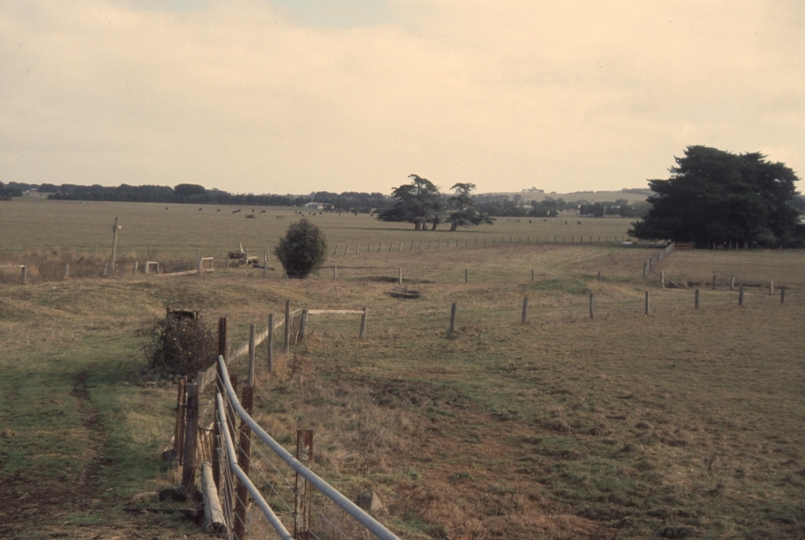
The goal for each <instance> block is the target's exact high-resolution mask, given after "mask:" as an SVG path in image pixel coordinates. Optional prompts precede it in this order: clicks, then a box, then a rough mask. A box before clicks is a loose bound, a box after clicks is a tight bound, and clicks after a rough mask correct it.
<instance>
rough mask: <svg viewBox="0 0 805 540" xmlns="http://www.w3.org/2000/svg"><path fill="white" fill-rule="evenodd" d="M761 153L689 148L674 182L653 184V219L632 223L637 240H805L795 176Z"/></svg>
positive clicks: (710, 242)
mask: <svg viewBox="0 0 805 540" xmlns="http://www.w3.org/2000/svg"><path fill="white" fill-rule="evenodd" d="M765 157H766V156H764V155H763V154H760V153H758V152H754V153H747V154H738V155H736V154H732V153H730V152H725V151H723V150H718V149H716V148H710V147H707V146H689V147H688V148H687V149H686V150H685V156H684V157H681V158H675V159H676V163H677V166H676V167H673V168H671V170H670V171H671V177H670V178H669V179H668V180H651V181H650V182H649V185H650V187H651V190H652V191H653V192H654V194H653V195H651V196H650V197H649V198H648V202H649V203H651V204H652V208H651V210H650V211H649V213H648V215H646V217H645V218H643V219H642V220H640V221H636V222H634V223H633V224H632V226H633V228H632V229H630V230H629V234H630V235H631V236H634V237H637V238H642V239H652V240H675V241H684V242H691V241H692V242H696V243H697V244H700V245H703V246H709V245H713V244H722V243H725V242H735V243H743V242H757V243H759V244H763V245H779V244H781V243H783V244H797V243H800V242H801V241H802V239H803V227H802V226H801V225H799V220H798V217H797V212H796V210H794V209H793V208H792V207H791V206H789V204H788V203H789V201H791V199H792V198H793V197H794V195H795V193H796V192H795V186H794V182H796V181H797V180H799V178H797V176H796V174H794V171H792V170H791V169H790V168H788V167H786V166H785V165H784V164H782V163H771V162H768V161H766V160H765Z"/></svg>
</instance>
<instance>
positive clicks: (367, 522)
mask: <svg viewBox="0 0 805 540" xmlns="http://www.w3.org/2000/svg"><path fill="white" fill-rule="evenodd" d="M218 366H219V368H220V370H221V371H220V377H221V380H222V381H223V383H224V388H225V390H226V394H227V397H228V398H229V401H230V403H232V406H233V407H234V408H235V411H236V412H237V414H238V416H239V417H240V418H241V420H243V421H244V422H245V423H246V424H247V425H248V426H249V428H251V430H252V432H253V433H254V434H255V435H257V436H258V437H259V438H260V440H262V441H263V442H264V443H265V444H266V445H267V446H268V447H269V448H271V450H273V451H274V453H275V454H277V456H279V457H280V459H282V460H283V461H284V462H285V463H286V464H287V465H288V466H289V467H291V469H293V470H294V471H295V472H296V473H297V474H299V475H300V476H302V477H303V478H304V479H305V480H307V481H308V482H310V484H311V485H312V486H313V487H315V488H316V489H317V490H319V492H320V493H322V494H323V495H324V496H325V497H327V498H328V499H330V500H331V501H333V502H334V503H335V504H336V505H338V506H339V507H340V508H341V509H342V510H344V511H345V512H346V513H347V514H349V515H350V516H351V517H352V518H353V519H354V520H355V521H357V522H358V523H360V524H361V525H363V526H364V527H365V528H366V529H367V530H368V531H369V532H371V533H372V534H374V535H375V536H376V537H377V538H379V539H380V540H400V539H399V538H398V537H397V536H396V535H395V534H394V533H392V532H391V531H389V530H388V529H387V528H386V527H384V526H383V525H382V524H380V522H378V521H377V520H375V519H374V518H373V517H372V516H370V515H369V514H367V513H366V512H364V511H363V510H362V509H361V508H360V507H359V506H358V505H357V504H355V503H353V502H352V501H351V500H349V499H348V498H347V497H345V496H344V495H342V494H341V492H340V491H338V490H337V489H335V488H334V487H332V486H331V485H330V484H328V483H327V482H326V481H325V480H324V479H322V478H321V477H320V476H318V475H317V474H316V473H314V472H313V471H311V470H310V469H308V468H307V467H305V466H304V465H302V464H301V463H300V462H299V461H298V460H297V459H296V458H295V457H293V456H292V455H291V453H290V452H288V451H287V450H286V449H285V448H283V447H282V445H280V444H279V443H278V442H277V441H275V440H274V439H273V438H271V436H270V435H269V434H268V433H266V432H265V431H264V430H263V428H261V427H260V425H259V424H258V423H257V422H255V421H254V420H253V419H252V417H251V416H250V415H249V413H247V412H246V409H244V408H243V407H242V406H241V404H240V401H239V400H238V396H237V394H236V393H235V390H234V389H233V388H232V384H231V383H230V382H229V373H228V371H227V369H226V362H225V361H224V357H223V356H219V357H218Z"/></svg>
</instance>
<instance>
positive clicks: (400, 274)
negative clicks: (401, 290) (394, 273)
mask: <svg viewBox="0 0 805 540" xmlns="http://www.w3.org/2000/svg"><path fill="white" fill-rule="evenodd" d="M397 282H398V283H399V284H400V285H402V268H400V273H399V277H398V278H397Z"/></svg>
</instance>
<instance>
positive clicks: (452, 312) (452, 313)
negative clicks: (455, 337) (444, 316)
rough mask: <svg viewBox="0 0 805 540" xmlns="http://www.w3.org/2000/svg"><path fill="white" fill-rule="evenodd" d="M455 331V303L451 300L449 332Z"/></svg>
mask: <svg viewBox="0 0 805 540" xmlns="http://www.w3.org/2000/svg"><path fill="white" fill-rule="evenodd" d="M455 331H456V303H455V302H453V305H452V307H451V308H450V333H451V334H452V333H453V332H455Z"/></svg>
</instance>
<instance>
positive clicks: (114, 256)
mask: <svg viewBox="0 0 805 540" xmlns="http://www.w3.org/2000/svg"><path fill="white" fill-rule="evenodd" d="M122 228H123V227H122V226H120V225H118V224H117V218H115V224H114V225H112V273H113V274H114V273H115V261H116V260H117V231H119V230H120V229H122Z"/></svg>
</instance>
